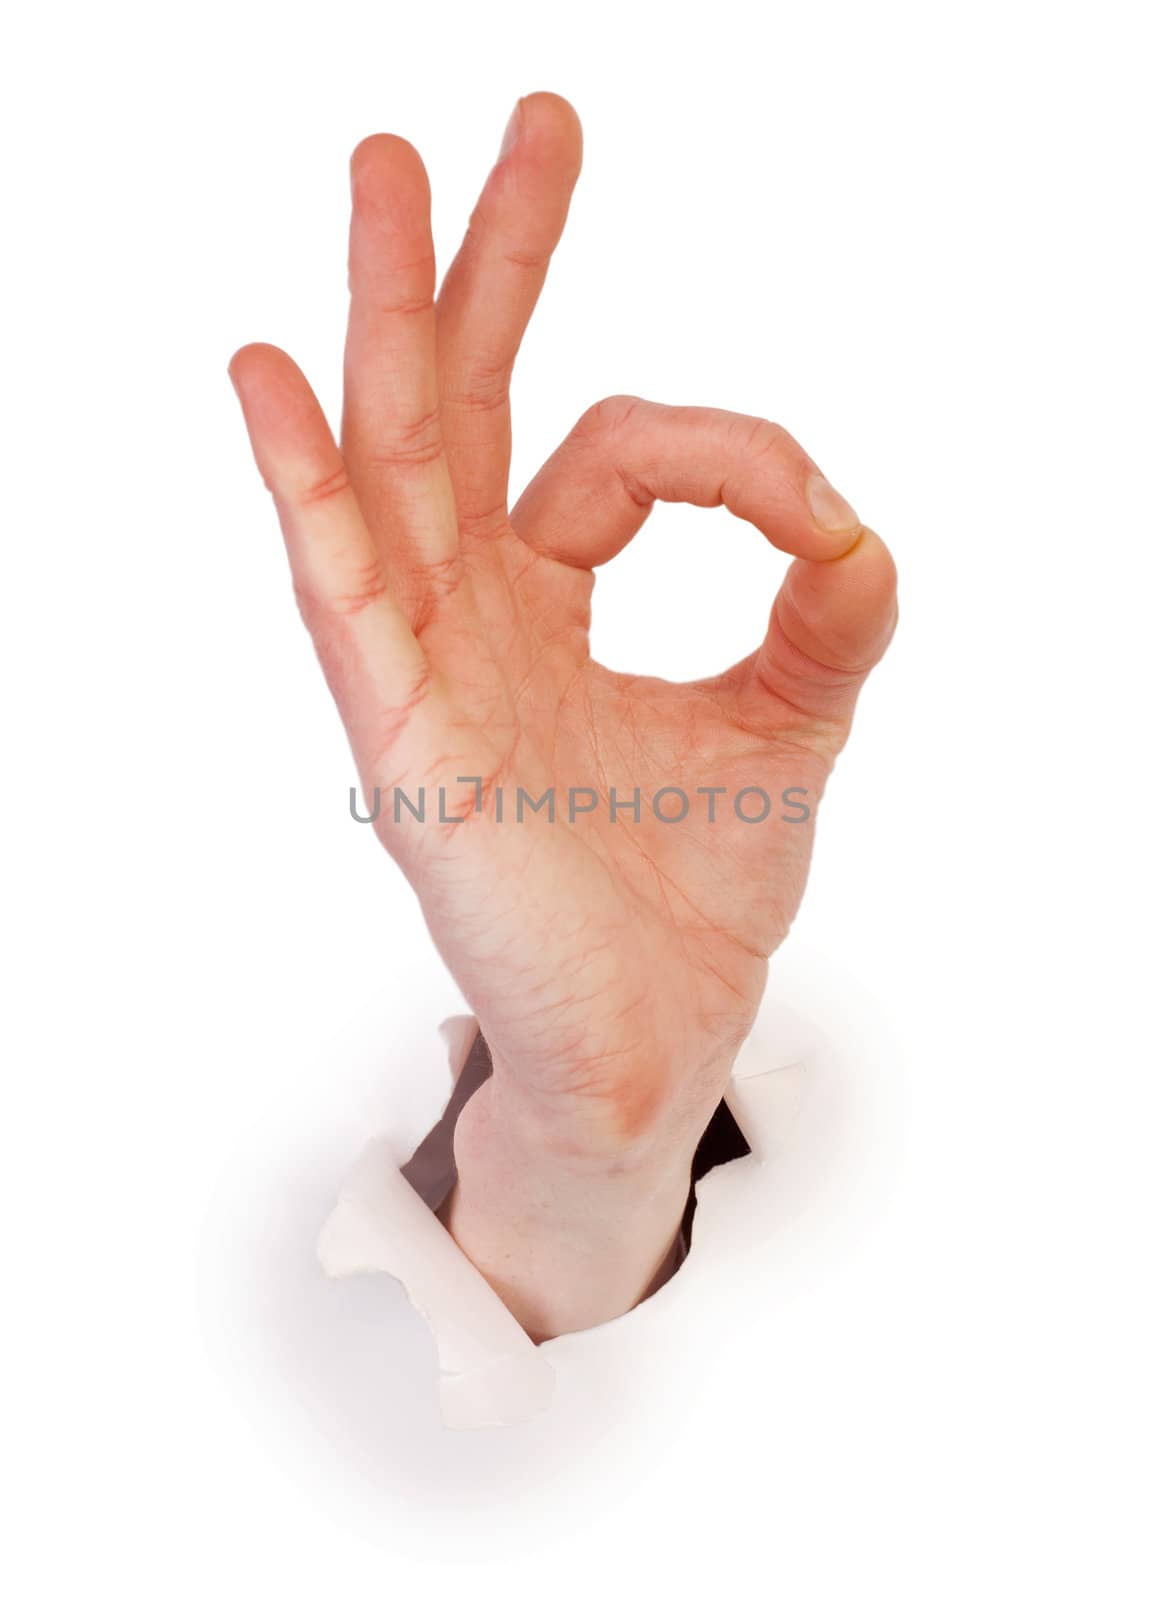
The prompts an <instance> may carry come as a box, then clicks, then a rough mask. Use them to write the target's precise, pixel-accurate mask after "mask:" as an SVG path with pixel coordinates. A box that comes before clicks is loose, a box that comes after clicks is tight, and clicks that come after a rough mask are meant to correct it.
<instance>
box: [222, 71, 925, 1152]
mask: <svg viewBox="0 0 1151 1600" xmlns="http://www.w3.org/2000/svg"><path fill="white" fill-rule="evenodd" d="M517 116H518V119H519V125H520V133H519V139H518V141H517V144H516V147H515V149H513V150H512V151H511V152H510V153H507V154H505V156H504V157H503V159H502V160H501V162H500V163H499V164H498V165H497V167H496V169H495V172H494V173H493V175H492V178H490V179H489V183H488V186H487V188H486V189H485V193H484V197H483V198H482V200H481V205H480V207H479V208H477V212H476V215H475V217H474V218H473V226H472V230H471V232H470V233H469V238H468V241H466V242H465V246H464V248H463V249H462V250H461V252H460V255H459V257H458V258H457V262H456V264H455V265H454V267H453V269H452V272H451V273H450V274H449V276H448V278H447V280H446V281H445V284H444V286H443V288H442V289H441V291H440V295H439V298H438V300H436V299H434V297H433V293H432V289H433V286H434V266H433V265H432V262H431V252H430V230H429V225H428V220H427V206H426V179H424V178H423V172H422V167H421V166H420V165H419V162H418V157H416V156H415V152H414V151H412V150H411V147H410V146H407V145H404V144H403V143H402V141H398V140H391V139H386V138H383V137H380V138H377V139H375V140H369V141H366V142H365V144H364V145H363V146H361V147H360V148H359V150H358V151H357V155H356V157H354V158H353V173H354V174H355V173H356V171H357V162H358V170H359V178H358V188H357V184H356V182H354V189H355V190H356V204H355V206H354V209H353V227H352V249H351V284H352V308H351V312H350V316H349V336H348V359H347V363H346V368H345V372H346V389H345V416H344V430H343V437H342V449H341V450H340V451H337V449H336V446H335V443H334V441H333V440H332V438H331V435H330V433H329V431H328V429H327V425H326V423H325V422H324V420H323V417H322V413H320V410H319V407H318V404H317V403H316V401H315V398H314V396H313V395H312V393H311V391H310V389H309V388H308V387H307V384H306V381H305V380H304V378H303V376H302V374H300V373H299V371H298V369H297V368H296V367H295V366H294V364H293V363H291V362H290V361H289V360H288V358H287V357H286V356H284V355H283V353H282V352H280V351H278V350H275V349H274V348H273V347H268V346H260V345H254V346H248V347H245V350H244V351H242V352H240V353H238V355H237V356H236V357H234V358H233V363H232V368H231V371H232V376H233V379H234V381H235V382H236V386H237V389H238V390H239V392H240V398H241V401H242V403H243V405H244V410H245V416H246V418H247V421H248V425H249V431H250V433H251V436H252V442H253V447H254V449H255V452H256V456H257V460H258V461H259V464H260V466H261V469H262V471H263V473H264V476H265V479H266V481H267V482H268V485H269V487H270V488H271V490H272V492H273V495H274V496H275V498H276V502H277V507H278V510H279V512H280V517H281V522H282V524H283V528H284V533H285V539H286V542H287V545H288V551H289V556H290V559H291V565H292V571H293V577H294V580H295V586H296V591H297V595H298V598H299V601H300V606H301V610H302V612H303V614H304V617H305V620H306V621H307V623H308V626H309V628H310V630H311V632H312V635H313V638H314V640H315V643H316V646H317V651H318V653H319V655H320V659H321V662H322V664H323V666H324V669H325V673H326V675H327V677H328V681H329V684H330V686H331V688H332V691H333V694H334V696H335V698H336V700H337V703H338V705H339V708H340V711H341V714H342V716H343V718H344V722H345V725H346V727H347V730H348V734H349V738H350V741H351V744H352V748H353V752H354V754H355V757H356V761H357V765H358V767H359V771H360V775H361V779H362V782H363V786H364V789H365V791H366V792H370V791H371V790H372V789H376V788H378V789H380V791H381V793H382V796H383V800H382V804H381V809H380V815H379V820H378V822H377V831H378V832H379V834H380V836H381V838H382V839H383V841H384V843H385V845H386V846H387V848H388V849H389V850H390V851H391V852H392V853H393V854H394V855H395V856H396V858H397V860H398V861H399V862H400V864H401V865H402V867H403V868H404V870H405V872H406V873H407V875H408V877H409V879H410V881H411V882H412V884H413V886H414V887H415V889H416V891H417V893H418V895H419V898H420V902H421V906H422V908H423V911H424V913H425V916H426V918H427V921H428V925H429V928H430V930H431V932H432V935H433V937H434V939H435V940H436V943H437V945H438V947H439V949H440V951H441V953H442V954H443V956H444V958H445V960H446V961H447V963H448V965H449V967H450V969H451V970H452V972H453V974H454V976H455V977H456V979H457V981H458V983H459V984H460V987H461V990H462V991H463V993H464V995H465V996H466V998H467V999H468V1002H469V1004H470V1005H471V1006H472V1008H473V1009H474V1010H475V1012H476V1014H477V1016H478V1017H479V1018H480V1021H481V1024H482V1026H483V1028H484V1032H485V1036H486V1037H487V1039H488V1042H489V1044H490V1045H491V1048H492V1053H493V1058H494V1060H495V1062H496V1067H497V1073H500V1074H505V1075H506V1076H507V1079H508V1081H509V1082H511V1081H514V1083H515V1084H516V1085H517V1087H518V1090H519V1091H520V1092H522V1093H523V1094H524V1095H527V1096H530V1097H532V1098H533V1099H534V1100H535V1101H536V1102H537V1104H538V1106H539V1108H540V1109H541V1112H542V1114H544V1115H546V1116H547V1117H548V1119H549V1120H550V1121H551V1122H552V1123H557V1122H562V1123H563V1125H564V1126H565V1128H567V1129H570V1130H571V1137H572V1138H574V1139H577V1140H579V1141H581V1142H583V1143H591V1144H593V1145H596V1146H599V1147H602V1146H603V1145H604V1144H605V1143H606V1144H607V1145H608V1146H609V1147H611V1146H613V1145H615V1144H616V1143H620V1142H626V1141H627V1140H629V1139H631V1138H634V1137H635V1136H637V1135H638V1134H640V1133H641V1132H642V1131H643V1130H645V1129H647V1128H649V1127H651V1126H652V1125H653V1124H656V1123H658V1122H659V1121H660V1120H661V1119H664V1120H666V1119H668V1118H670V1119H673V1120H674V1119H679V1120H680V1121H683V1122H690V1121H693V1120H695V1121H698V1120H699V1117H700V1112H701V1108H702V1111H703V1114H704V1115H706V1112H707V1110H708V1109H709V1108H710V1107H711V1106H714V1104H715V1101H716V1100H717V1098H718V1096H719V1094H720V1093H721V1092H722V1084H723V1081H724V1078H725V1076H726V1072H727V1070H728V1069H729V1067H730V1063H731V1059H732V1057H733V1055H734V1052H735V1050H736V1048H737V1047H738V1045H739V1043H740V1041H741V1040H742V1038H743V1036H744V1034H745V1033H746V1031H747V1029H748V1027H749V1026H750V1023H751V1021H752V1019H753V1017H754V1014H755V1009H756V1006H757V1004H758V1001H759V997H760V994H761V991H762V987H763V983H764V980H765V977H766V963H767V958H768V956H769V955H770V953H771V952H772V950H774V949H775V947H776V946H777V945H778V944H779V942H780V940H781V939H782V938H783V936H784V934H785V933H786V931H787V928H788V926H789V924H790V922H791V920H792V918H793V916H794V914H795V911H796V909H797V907H798V905H799V900H800V897H801V894H802V891H803V885H804V882H805V879H806V874H807V867H808V861H809V857H810V851H811V836H812V816H813V813H814V809H815V805H816V803H817V800H818V797H819V795H820V794H821V793H822V790H823V786H824V783H825V781H826V778H827V775H828V773H829V771H830V768H831V765H832V762H833V760H834V758H835V755H836V753H837V752H838V750H839V748H840V747H841V746H842V744H843V742H844V740H845V738H846V736H847V733H848V730H849V728H850V723H851V714H852V709H853V706H854V702H855V697H856V695H857V693H858V690H859V687H860V685H861V683H862V681H863V679H864V677H865V676H866V674H867V671H868V670H869V669H870V667H871V666H872V665H873V663H874V661H875V660H876V659H878V656H879V655H880V654H881V653H882V651H883V648H884V647H885V645H886V643H887V640H888V638H889V637H890V633H891V631H892V628H893V626H894V618H895V604H894V577H893V570H892V568H891V563H890V558H889V557H888V555H887V552H886V550H885V549H884V547H883V545H882V544H881V542H880V541H879V540H878V539H877V538H876V536H875V535H874V534H872V533H870V532H869V531H867V530H864V529H862V528H861V527H860V526H859V524H858V522H857V521H856V519H855V518H854V515H853V514H851V513H850V508H848V507H847V506H846V504H845V502H842V501H840V500H838V497H836V496H835V495H834V493H833V492H832V491H831V490H830V489H829V488H828V486H827V485H826V484H825V483H824V480H823V479H822V478H820V477H819V476H818V474H817V473H816V470H815V468H814V464H813V463H812V462H811V461H810V460H809V458H808V457H807V456H806V455H804V453H803V452H802V451H801V450H800V448H799V446H798V445H796V444H795V442H794V440H792V439H790V437H789V436H788V435H787V434H785V433H784V432H783V431H782V430H781V429H779V428H775V427H773V426H772V425H770V424H767V423H764V422H761V421H759V420H757V419H754V418H746V417H739V416H735V415H733V414H730V413H725V412H715V411H705V410H699V409H692V408H678V407H658V406H652V405H649V404H647V403H645V402H641V401H636V400H633V399H629V398H616V399H613V400H612V401H608V402H603V403H601V404H600V405H599V406H597V407H594V408H592V410H591V411H590V412H589V413H587V414H586V415H585V417H584V418H583V419H581V422H580V424H579V425H577V427H576V429H575V430H573V433H572V434H571V435H570V436H569V438H568V440H567V441H565V443H564V444H563V445H562V446H561V447H560V449H559V450H558V451H557V452H556V454H555V455H554V456H553V457H552V458H551V460H550V461H549V462H548V463H547V464H546V465H545V466H544V468H543V469H542V470H541V472H540V473H539V474H538V475H537V477H536V479H535V480H533V482H532V484H531V485H530V486H529V488H528V490H527V491H526V493H525V494H524V496H523V498H522V499H521V501H520V503H519V505H518V506H517V507H516V509H515V511H514V512H513V513H512V514H511V517H510V519H509V516H508V513H507V511H506V485H507V466H508V460H507V457H508V446H509V436H508V435H509V424H508V414H507V401H506V384H507V378H508V376H509V375H510V369H511V363H512V359H513V358H514V354H515V348H516V346H517V345H518V342H519V337H520V335H521V334H522V331H523V326H524V325H525V324H526V321H527V318H528V316H529V315H530V312H531V309H532V306H533V305H534V301H535V298H536V295H537V294H538V291H539V287H540V285H541V284H542V279H543V272H544V270H545V268H546V260H547V255H548V254H549V253H550V249H551V248H552V247H553V246H554V243H555V242H556V240H557V239H558V237H559V232H560V229H561V228H562V225H563V220H564V214H565V212H566V206H567V197H568V195H569V194H570V189H571V186H572V184H573V183H574V179H575V172H576V170H578V125H576V124H575V122H574V116H573V114H572V113H571V111H570V108H569V107H567V106H566V104H565V103H564V102H562V101H558V100H556V99H555V98H554V97H550V96H534V97H532V98H531V99H530V100H529V101H527V102H523V103H521V106H520V108H519V109H518V113H517ZM525 124H526V126H525ZM573 141H575V158H574V161H573V158H572V147H573ZM429 272H430V274H431V277H430V281H429V276H428V275H429ZM813 486H814V487H813ZM659 498H663V499H675V500H690V501H694V502H695V503H697V504H701V505H718V504H724V505H726V506H727V507H728V508H729V509H731V510H732V511H734V512H735V513H736V514H737V515H740V516H743V517H745V518H747V519H748V520H750V521H752V522H753V523H755V524H756V525H757V526H758V527H760V528H761V529H762V531H763V532H764V533H765V534H766V535H767V536H768V537H769V538H770V539H771V540H772V541H773V542H774V543H776V544H777V545H778V546H779V547H780V548H782V549H784V550H787V551H788V552H789V553H791V554H792V555H794V556H795V557H796V558H797V559H796V560H795V561H794V563H793V565H792V568H791V569H790V571H789V573H788V577H787V579H786V580H785V583H784V585H783V587H782V589H781V590H780V593H779V595H778V596H777V599H776V602H775V606H774V608H773V612H772V617H771V621H770V625H769V628H768V631H767V635H766V638H765V640H764V643H763V645H762V646H761V648H760V649H759V650H758V651H756V652H755V653H754V654H753V655H751V656H749V657H747V658H745V659H744V660H743V661H741V662H739V663H737V664H736V665H735V666H734V667H732V668H731V669H730V670H729V671H728V672H726V673H723V674H721V675H719V676H717V677H715V678H712V679H708V680H706V681H701V682H698V683H695V684H686V685H683V684H670V683H666V682H663V681H661V680H657V679H651V678H634V677H628V676H623V675H620V674H617V673H612V672H609V671H607V670H606V669H605V668H603V667H601V666H599V665H598V664H596V663H595V662H593V661H591V660H590V658H589V654H588V625H589V618H590V598H591V589H592V583H593V575H592V569H593V568H594V566H596V565H598V564H601V563H602V562H603V561H605V560H608V559H610V558H611V556H612V555H613V554H615V553H616V551H617V550H618V549H620V548H621V547H622V545H623V544H625V543H626V542H627V540H628V539H630V538H631V537H632V536H633V535H634V533H635V532H636V531H637V530H638V527H639V526H640V524H641V523H642V522H643V520H644V518H645V517H646V515H647V511H648V509H649V508H650V506H651V504H652V502H653V501H654V500H655V499H659ZM396 789H402V790H403V791H404V792H405V793H406V794H407V795H409V796H411V795H413V794H414V793H415V792H416V791H417V790H422V791H424V793H425V795H426V796H427V797H428V799H429V805H428V817H427V820H426V821H425V822H424V823H420V824H418V823H416V822H415V821H414V819H412V818H411V816H410V815H409V813H408V812H407V810H406V809H405V808H403V807H397V808H393V805H392V797H393V796H394V793H395V791H396ZM441 789H442V791H443V802H442V804H443V815H445V816H447V817H458V818H462V820H460V821H454V822H448V821H440V820H439V815H440V813H439V805H440V801H439V793H438V792H439V791H440V790H441ZM677 790H678V791H682V792H683V795H684V796H686V797H687V801H688V809H687V814H686V816H685V817H684V818H683V820H681V821H667V820H661V816H663V817H675V816H677V815H678V813H679V811H680V810H681V809H682V808H683V803H684V802H683V800H682V799H681V798H680V797H679V796H677V795H675V794H674V793H673V794H668V795H665V797H664V803H663V807H662V811H661V815H657V814H656V812H655V810H654V809H653V799H654V797H655V796H656V795H657V794H658V793H659V792H660V791H677ZM707 790H711V791H721V792H720V793H714V792H713V794H712V795H710V796H708V795H707V794H706V793H705V791H707ZM785 790H792V791H800V792H801V795H802V798H801V799H799V800H794V801H792V803H791V805H790V806H789V807H788V808H786V809H784V808H783V807H782V805H781V800H782V796H783V793H784V791H785ZM497 791H501V792H502V793H501V796H500V800H499V801H498V802H497V798H496V795H497ZM549 791H550V792H552V793H553V794H554V807H555V809H554V820H553V814H552V813H550V812H549V809H548V808H547V805H546V800H545V803H544V805H543V806H542V807H541V809H540V810H536V809H534V808H533V804H531V803H525V802H524V801H523V800H522V799H521V798H520V797H521V795H526V796H530V797H531V801H532V802H534V803H536V804H538V803H539V802H540V801H541V798H542V797H546V795H547V793H548V792H549ZM636 791H638V793H639V801H640V804H639V815H638V817H637V816H636V815H635V814H634V810H633V809H632V808H631V807H630V806H629V804H628V802H630V801H632V799H633V798H634V796H635V793H636ZM741 791H763V792H765V793H766V795H767V796H768V797H770V802H771V808H772V809H771V813H770V815H769V816H768V817H767V818H766V819H765V820H764V821H762V822H756V821H752V820H748V819H750V818H754V817H757V816H758V815H759V814H760V811H761V809H762V804H763V802H762V799H761V798H759V797H758V796H757V795H755V794H752V795H751V796H749V797H747V804H746V807H745V808H744V811H743V812H742V813H740V812H739V811H738V809H737V807H736V805H735V803H734V802H735V797H736V796H737V795H739V794H740V792H741ZM573 792H578V794H579V796H580V798H579V799H578V801H577V802H576V803H577V804H578V805H580V806H587V805H590V803H591V802H590V799H589V792H594V793H595V795H596V803H595V808H594V810H590V811H580V812H579V813H578V814H574V815H573V814H572V813H571V812H570V811H569V800H570V797H571V796H572V794H573ZM613 794H614V796H615V797H616V802H617V803H616V805H615V807H614V809H613V807H612V805H611V796H612V795H613ZM498 806H502V812H501V811H498V809H497V807H498ZM804 806H806V807H807V808H808V814H807V815H806V817H805V816H803V814H802V810H803V807H804Z"/></svg>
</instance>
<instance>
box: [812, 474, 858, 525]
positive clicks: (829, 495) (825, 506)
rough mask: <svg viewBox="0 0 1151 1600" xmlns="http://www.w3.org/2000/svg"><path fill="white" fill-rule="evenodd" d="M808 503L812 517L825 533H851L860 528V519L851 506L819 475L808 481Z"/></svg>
mask: <svg viewBox="0 0 1151 1600" xmlns="http://www.w3.org/2000/svg"><path fill="white" fill-rule="evenodd" d="M807 503H808V505H809V507H810V508H811V515H812V517H813V518H814V520H815V522H816V524H817V525H818V526H819V527H820V528H822V529H823V531H824V533H850V532H851V531H852V530H853V529H854V528H858V527H859V518H858V517H857V516H856V514H855V512H854V511H853V510H852V508H851V506H850V505H848V503H847V501H846V500H845V499H844V498H843V496H842V495H841V494H840V493H839V492H838V490H836V489H833V488H832V487H831V485H830V483H828V481H827V479H826V478H821V477H820V476H819V474H818V473H816V474H815V475H814V477H811V478H808V480H807Z"/></svg>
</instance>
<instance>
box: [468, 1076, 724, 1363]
mask: <svg viewBox="0 0 1151 1600" xmlns="http://www.w3.org/2000/svg"><path fill="white" fill-rule="evenodd" d="M698 1136H699V1130H698V1129H694V1128H693V1129H684V1130H682V1131H677V1130H674V1129H672V1128H669V1127H667V1126H663V1127H661V1128H660V1129H659V1130H648V1131H646V1132H645V1134H644V1135H643V1137H641V1138H637V1139H635V1140H633V1141H630V1142H629V1143H628V1144H627V1145H626V1146H621V1145H613V1146H611V1147H604V1146H602V1145H601V1144H599V1143H597V1142H596V1141H595V1140H587V1139H584V1138H582V1137H581V1136H580V1133H579V1132H578V1131H577V1130H576V1128H575V1127H574V1126H573V1125H572V1124H571V1123H570V1122H567V1121H565V1120H564V1119H563V1118H562V1117H554V1116H552V1115H549V1114H547V1113H546V1112H542V1113H541V1111H540V1108H539V1107H538V1106H536V1105H535V1104H534V1103H525V1102H524V1101H523V1100H521V1099H520V1098H519V1097H518V1096H517V1095H516V1093H515V1090H514V1088H509V1086H508V1084H507V1081H506V1080H505V1079H502V1078H501V1077H500V1075H499V1074H493V1075H492V1076H491V1077H489V1078H488V1079H487V1080H486V1081H485V1082H484V1083H483V1084H482V1085H481V1086H480V1088H479V1089H477V1090H476V1092H475V1093H474V1094H473V1095H472V1096H471V1098H470V1099H469V1101H468V1102H467V1104H466V1105H465V1106H464V1108H463V1110H462V1111H461V1113H460V1116H459V1119H458V1121H457V1123H456V1128H455V1139H454V1152H455V1161H456V1170H457V1174H458V1179H457V1183H456V1186H455V1188H454V1189H453V1191H452V1193H451V1195H450V1196H449V1198H448V1200H447V1201H446V1202H445V1205H444V1206H443V1207H441V1211H440V1216H441V1219H442V1220H443V1222H444V1225H445V1226H446V1227H447V1229H448V1231H449V1232H450V1233H451V1235H452V1237H453V1238H454V1239H455V1241H456V1243H457V1244H458V1245H459V1246H460V1248H461V1249H462V1250H463V1251H464V1253H465V1254H466V1255H467V1256H469V1258H470V1259H471V1260H472V1262H473V1263H474V1264H475V1266H476V1267H477V1268H478V1269H479V1271H480V1272H481V1273H482V1274H483V1275H484V1277H485V1278H486V1279H487V1280H488V1282H489V1283H490V1284H491V1285H492V1287H493V1288H494V1289H495V1290H496V1292H497V1294H499V1295H500V1298H501V1299H502V1300H503V1301H504V1303H505V1304H506V1305H507V1306H508V1308H509V1310H510V1311H511V1312H512V1314H513V1315H514V1316H515V1317H516V1318H517V1320H518V1321H519V1322H520V1323H521V1325H522V1326H523V1327H524V1328H525V1329H526V1330H527V1331H528V1333H529V1334H530V1335H531V1336H532V1337H533V1338H534V1339H536V1341H537V1342H539V1341H540V1340H542V1339H547V1338H554V1337H556V1336H558V1335H559V1334H561V1333H569V1332H575V1331H577V1330H579V1329H582V1328H589V1327H594V1326H596V1325H598V1324H599V1323H602V1322H606V1321H610V1320H611V1319H612V1318H613V1317H617V1316H621V1315H623V1313H624V1312H626V1311H628V1310H630V1309H631V1308H632V1307H633V1306H634V1305H636V1304H637V1303H638V1302H639V1301H640V1300H641V1299H642V1298H643V1296H644V1293H645V1290H646V1289H647V1288H648V1286H649V1285H650V1284H651V1282H652V1280H653V1278H654V1277H655V1275H656V1273H657V1271H658V1269H659V1268H660V1266H661V1265H662V1263H663V1262H664V1261H665V1260H666V1258H667V1256H668V1254H669V1251H670V1250H671V1249H672V1247H673V1245H674V1244H675V1241H676V1239H677V1236H678V1233H679V1229H680V1225H681V1222H682V1219H683V1214H684V1209H685V1207H686V1204H687V1200H688V1196H689V1194H690V1189H691V1162H692V1156H693V1154H694V1150H695V1146H696V1143H697V1141H698Z"/></svg>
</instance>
